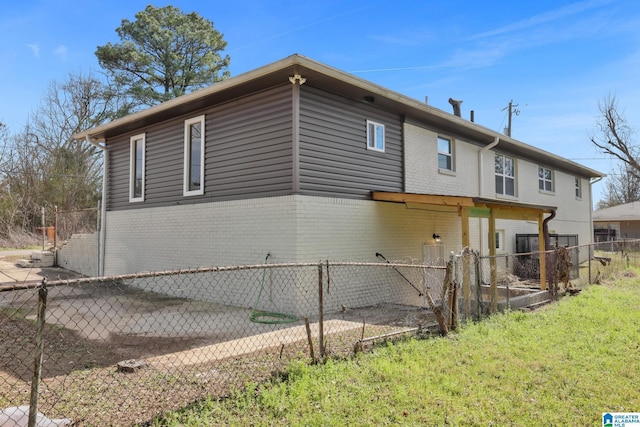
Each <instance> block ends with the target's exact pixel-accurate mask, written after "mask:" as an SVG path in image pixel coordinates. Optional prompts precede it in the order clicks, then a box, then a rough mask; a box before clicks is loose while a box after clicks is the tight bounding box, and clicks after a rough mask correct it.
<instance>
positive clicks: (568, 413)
mask: <svg viewBox="0 0 640 427" xmlns="http://www.w3.org/2000/svg"><path fill="white" fill-rule="evenodd" d="M606 411H612V412H640V279H637V278H626V279H621V280H618V281H617V282H616V283H615V284H611V285H606V286H605V285H600V286H596V285H593V286H590V287H588V288H587V289H585V290H583V291H582V292H581V293H580V294H579V295H578V296H574V297H565V298H564V299H562V300H561V301H560V302H558V303H556V304H553V305H550V306H547V307H546V308H544V309H542V310H540V311H537V312H534V313H522V312H510V313H507V314H504V315H496V316H493V317H491V318H490V319H487V320H485V321H483V322H481V323H477V324H470V325H467V326H466V327H464V328H463V329H462V330H460V331H459V332H458V333H454V334H450V335H449V336H448V337H445V338H436V339H425V340H415V339H412V340H407V341H403V342H396V343H393V344H387V345H383V346H380V347H377V348H375V349H374V350H373V351H371V352H370V353H367V354H361V355H360V356H359V357H357V358H355V359H353V360H347V361H329V362H327V363H326V364H324V365H320V366H308V365H306V364H304V363H303V362H298V363H297V364H294V365H292V366H291V367H290V368H289V371H288V372H287V374H286V375H285V377H284V379H279V380H275V379H274V380H273V381H271V382H269V383H267V384H261V385H253V386H251V385H250V386H248V387H247V389H246V390H245V391H243V392H240V393H237V394H235V395H233V396H231V397H229V398H227V399H224V400H220V401H218V400H210V401H205V402H200V403H197V404H194V405H192V406H191V407H189V408H186V409H184V410H183V411H180V412H177V413H172V414H169V415H168V416H167V417H166V418H165V419H163V420H159V421H157V423H156V425H163V426H164V425H167V426H211V425H237V426H248V425H254V426H262V425H264V426H269V425H304V426H344V425H352V426H362V425H369V426H378V425H410V426H443V425H453V426H456V425H459V426H468V425H477V426H597V425H602V421H601V416H602V412H606Z"/></svg>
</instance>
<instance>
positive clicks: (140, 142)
mask: <svg viewBox="0 0 640 427" xmlns="http://www.w3.org/2000/svg"><path fill="white" fill-rule="evenodd" d="M145 139H146V138H145V134H144V133H142V134H140V135H135V136H132V137H131V138H130V139H129V202H143V201H144V175H145V170H144V168H145V151H146V150H145Z"/></svg>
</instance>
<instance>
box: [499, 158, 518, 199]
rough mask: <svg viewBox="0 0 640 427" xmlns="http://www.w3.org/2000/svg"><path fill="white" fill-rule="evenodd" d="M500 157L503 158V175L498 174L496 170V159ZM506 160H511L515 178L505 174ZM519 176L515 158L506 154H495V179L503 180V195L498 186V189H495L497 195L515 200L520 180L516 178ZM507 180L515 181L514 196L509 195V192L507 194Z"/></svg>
mask: <svg viewBox="0 0 640 427" xmlns="http://www.w3.org/2000/svg"><path fill="white" fill-rule="evenodd" d="M498 157H502V170H503V172H502V173H498V172H497V171H496V170H495V164H496V158H498ZM506 159H511V164H512V165H513V176H511V175H505V174H504V170H505V167H504V165H505V160H506ZM517 174H518V173H517V162H516V159H515V157H510V156H507V155H506V154H500V153H495V156H494V177H495V178H498V177H500V178H501V179H502V193H499V192H498V188H497V186H496V188H495V192H496V195H498V196H502V197H513V198H516V197H517V194H518V180H517V178H516V176H517ZM507 179H512V180H513V194H507V192H506V190H507V186H506V180H507Z"/></svg>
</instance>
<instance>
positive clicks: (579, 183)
mask: <svg viewBox="0 0 640 427" xmlns="http://www.w3.org/2000/svg"><path fill="white" fill-rule="evenodd" d="M575 178H576V185H575V189H576V199H582V180H581V179H580V178H578V177H577V176H576V177H575Z"/></svg>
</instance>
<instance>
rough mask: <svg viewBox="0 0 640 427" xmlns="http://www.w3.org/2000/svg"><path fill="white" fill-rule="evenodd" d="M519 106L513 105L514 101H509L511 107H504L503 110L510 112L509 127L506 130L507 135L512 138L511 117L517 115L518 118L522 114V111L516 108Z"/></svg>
mask: <svg viewBox="0 0 640 427" xmlns="http://www.w3.org/2000/svg"><path fill="white" fill-rule="evenodd" d="M517 106H518V104H515V105H514V104H513V100H511V101H509V105H508V106H507V107H504V108H503V109H502V111H504V110H507V109H508V110H509V119H508V122H507V127H506V128H505V130H504V133H505V135H507V136H508V137H511V116H512V115H513V114H515V115H516V116H517V115H519V114H520V110H518V109H517V108H516V107H517Z"/></svg>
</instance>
